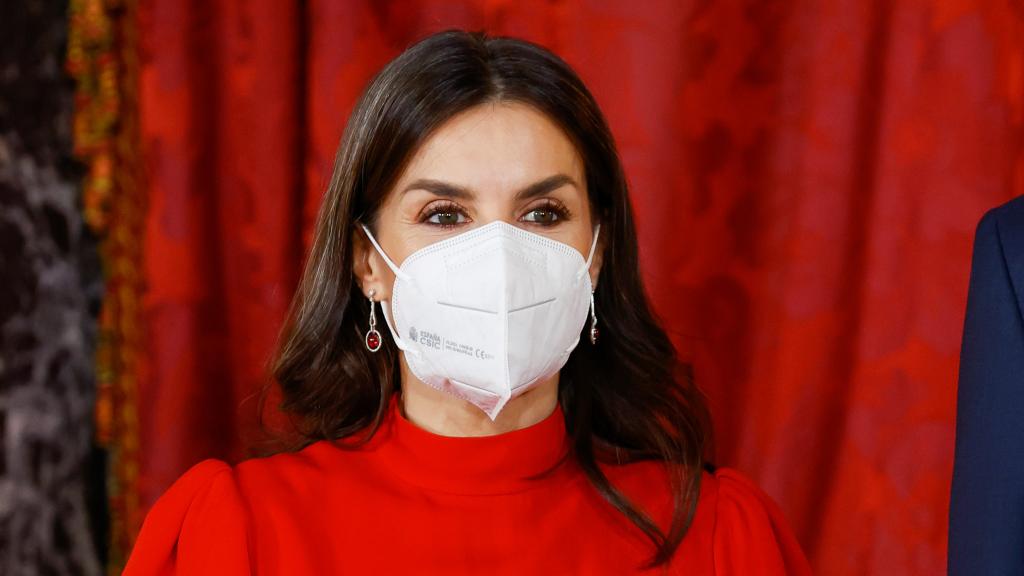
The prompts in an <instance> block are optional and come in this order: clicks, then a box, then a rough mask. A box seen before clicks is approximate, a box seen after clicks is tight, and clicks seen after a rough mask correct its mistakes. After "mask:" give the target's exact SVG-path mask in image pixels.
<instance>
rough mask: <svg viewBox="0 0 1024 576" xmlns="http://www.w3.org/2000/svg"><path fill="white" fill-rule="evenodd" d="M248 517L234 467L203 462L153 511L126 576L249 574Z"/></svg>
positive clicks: (139, 537) (192, 469) (180, 478)
mask: <svg viewBox="0 0 1024 576" xmlns="http://www.w3.org/2000/svg"><path fill="white" fill-rule="evenodd" d="M245 518H246V515H245V507H244V504H243V502H242V498H241V495H240V493H239V491H238V485H237V483H236V482H235V475H234V471H233V470H232V468H231V466H229V465H228V464H227V463H225V462H224V461H222V460H217V459H213V458H210V459H207V460H203V461H202V462H199V463H198V464H196V465H194V466H192V467H191V468H189V469H188V471H186V472H185V473H184V474H182V475H181V477H179V478H178V479H177V480H176V481H175V482H174V483H173V484H172V485H171V487H170V488H168V489H167V491H166V492H164V493H163V495H161V496H160V498H158V499H157V501H156V503H155V504H153V507H152V508H150V510H149V513H148V514H147V515H146V519H145V521H144V522H143V524H142V530H141V531H140V532H139V536H138V538H137V539H136V541H135V546H134V548H133V549H132V553H131V555H130V557H129V558H128V563H127V565H126V566H125V569H124V572H123V573H122V574H123V576H151V575H169V574H218V575H219V574H226V575H236V574H249V573H250V571H249V555H248V551H247V541H246V523H245Z"/></svg>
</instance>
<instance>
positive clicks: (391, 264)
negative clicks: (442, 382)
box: [359, 223, 421, 356]
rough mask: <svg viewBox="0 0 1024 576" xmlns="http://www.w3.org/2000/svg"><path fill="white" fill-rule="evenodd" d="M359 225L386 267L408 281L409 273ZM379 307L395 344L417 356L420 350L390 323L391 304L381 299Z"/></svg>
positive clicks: (368, 230) (365, 228) (364, 227)
mask: <svg viewBox="0 0 1024 576" xmlns="http://www.w3.org/2000/svg"><path fill="white" fill-rule="evenodd" d="M359 226H360V227H361V228H362V229H363V232H364V233H365V234H366V237H367V238H369V240H370V244H373V248H374V249H375V250H377V253H378V254H380V257H381V258H383V259H384V263H385V264H387V265H388V268H391V271H392V272H394V273H395V276H397V277H399V278H401V279H403V280H406V281H408V280H409V275H408V274H406V273H405V272H404V271H402V270H401V269H400V268H399V267H398V266H397V265H396V264H395V263H394V262H393V261H392V260H391V258H388V255H387V254H385V253H384V249H383V248H381V247H380V244H378V243H377V239H376V238H374V237H373V234H371V233H370V229H369V228H367V227H366V225H365V224H362V223H360V224H359ZM380 307H381V310H382V311H383V312H384V323H385V324H387V325H388V331H389V332H391V337H392V338H393V339H394V340H395V344H396V345H398V347H399V348H401V349H402V350H404V351H406V352H408V353H410V354H414V355H416V356H419V355H420V354H421V352H420V351H419V350H415V349H413V347H412V346H410V345H409V343H408V342H406V341H405V340H404V339H403V338H402V337H401V336H399V335H398V330H396V329H395V327H394V326H393V325H392V324H391V304H390V303H389V302H388V301H387V300H381V301H380Z"/></svg>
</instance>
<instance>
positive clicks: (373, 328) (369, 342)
mask: <svg viewBox="0 0 1024 576" xmlns="http://www.w3.org/2000/svg"><path fill="white" fill-rule="evenodd" d="M376 293H377V291H376V290H373V289H371V290H370V330H369V331H367V332H366V349H367V350H369V351H370V352H376V351H377V350H380V332H377V309H376V302H374V300H373V295H374V294H376Z"/></svg>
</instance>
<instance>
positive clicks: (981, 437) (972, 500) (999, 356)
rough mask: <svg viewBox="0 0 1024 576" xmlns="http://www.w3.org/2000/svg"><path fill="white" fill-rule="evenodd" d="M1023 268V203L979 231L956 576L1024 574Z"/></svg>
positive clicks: (961, 418) (959, 463) (965, 369)
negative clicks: (1020, 284) (1021, 280)
mask: <svg viewBox="0 0 1024 576" xmlns="http://www.w3.org/2000/svg"><path fill="white" fill-rule="evenodd" d="M1011 204H1012V205H1013V206H1012V207H1011V206H1010V205H1011ZM1011 208H1012V209H1013V210H1014V211H1011ZM1022 262H1024V201H1022V200H1020V199H1018V200H1017V201H1015V202H1011V203H1010V204H1006V205H1004V206H1001V207H999V208H995V209H993V210H990V211H989V212H988V213H986V214H985V216H984V217H983V218H982V219H981V221H980V222H979V223H978V227H977V229H976V231H975V239H974V254H973V260H972V264H971V275H970V285H969V290H968V297H967V314H966V318H965V321H964V333H963V341H962V344H961V351H960V374H959V389H958V392H957V419H956V454H955V463H954V466H953V484H952V492H951V499H950V518H949V520H950V525H949V557H948V558H949V563H948V568H949V574H950V575H954V576H960V575H964V576H966V575H972V576H973V575H976V574H1000V575H1022V576H1024V321H1022V317H1021V308H1020V298H1019V289H1020V288H1024V286H1015V280H1017V281H1018V283H1019V280H1020V279H1021V274H1024V265H1022Z"/></svg>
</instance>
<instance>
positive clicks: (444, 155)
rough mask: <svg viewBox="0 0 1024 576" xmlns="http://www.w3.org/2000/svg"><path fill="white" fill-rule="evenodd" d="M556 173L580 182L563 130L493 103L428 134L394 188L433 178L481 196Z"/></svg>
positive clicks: (527, 111)
mask: <svg viewBox="0 0 1024 576" xmlns="http://www.w3.org/2000/svg"><path fill="white" fill-rule="evenodd" d="M557 173H565V174H568V175H570V176H573V177H574V178H576V180H577V182H581V183H582V182H583V166H582V160H581V158H580V156H579V153H578V151H577V150H576V147H575V146H574V145H573V144H572V142H571V141H570V140H569V138H568V137H567V136H566V135H565V133H564V132H563V131H562V130H561V128H559V126H558V125H557V124H555V123H554V122H553V121H552V120H551V119H550V118H548V117H547V116H546V115H545V114H543V113H542V112H540V111H538V110H536V109H535V108H533V107H531V106H528V105H525V104H521V103H517V102H516V103H509V102H493V103H486V104H482V105H479V106H476V107H473V108H470V109H469V110H466V111H464V112H462V113H460V114H458V115H456V116H455V117H453V118H452V119H450V120H449V121H447V122H446V123H444V124H443V125H442V126H441V127H440V128H438V129H437V130H436V131H435V132H434V133H433V134H431V135H430V136H429V137H428V138H427V140H426V141H425V142H424V143H423V145H422V146H421V147H420V148H419V149H418V150H417V151H416V153H415V154H414V155H413V157H412V159H411V160H410V162H409V164H408V165H407V167H406V169H405V172H404V173H403V175H402V177H401V178H400V179H399V182H398V187H399V188H401V187H402V186H403V184H404V183H406V182H408V181H411V180H413V179H416V178H435V179H439V180H445V181H449V182H453V183H457V184H460V185H463V186H467V187H470V188H473V189H475V190H479V191H481V192H484V191H506V190H518V189H519V188H521V187H522V185H524V184H529V183H532V182H534V181H536V180H538V179H539V178H544V177H546V176H550V175H552V174H557Z"/></svg>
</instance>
